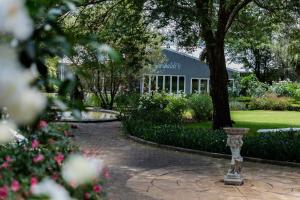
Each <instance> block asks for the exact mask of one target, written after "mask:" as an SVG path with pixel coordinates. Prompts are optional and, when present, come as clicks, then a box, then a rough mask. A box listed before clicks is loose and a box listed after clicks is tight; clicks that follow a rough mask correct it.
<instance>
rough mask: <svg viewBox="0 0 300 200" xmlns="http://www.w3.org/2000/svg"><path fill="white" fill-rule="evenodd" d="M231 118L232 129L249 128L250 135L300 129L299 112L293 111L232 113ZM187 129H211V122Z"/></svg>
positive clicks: (190, 125)
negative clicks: (272, 129)
mask: <svg viewBox="0 0 300 200" xmlns="http://www.w3.org/2000/svg"><path fill="white" fill-rule="evenodd" d="M231 118H232V120H233V121H234V122H235V124H234V127H246V128H250V132H251V133H255V132H256V131H257V130H258V129H271V128H289V127H300V112H294V111H263V110H254V111H233V112H231ZM186 126H187V127H195V128H196V127H202V128H211V122H201V123H192V124H187V125H186Z"/></svg>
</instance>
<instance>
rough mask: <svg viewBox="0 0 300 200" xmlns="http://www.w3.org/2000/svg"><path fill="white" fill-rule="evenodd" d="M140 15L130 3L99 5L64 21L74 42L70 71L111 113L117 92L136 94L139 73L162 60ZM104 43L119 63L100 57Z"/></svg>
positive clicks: (156, 39)
mask: <svg viewBox="0 0 300 200" xmlns="http://www.w3.org/2000/svg"><path fill="white" fill-rule="evenodd" d="M141 11H142V10H140V9H137V8H136V6H135V5H134V4H132V3H131V2H130V1H129V0H125V1H117V0H114V1H102V2H101V3H97V4H96V5H94V6H89V7H82V8H80V9H79V12H77V13H75V14H74V13H69V14H68V15H67V16H66V17H65V18H64V20H63V23H62V26H63V27H64V30H65V31H66V32H68V33H69V34H70V35H72V37H73V38H74V43H75V44H74V48H73V55H72V56H70V60H71V62H72V64H73V70H74V71H76V72H77V73H78V74H79V76H78V79H79V80H80V83H81V84H82V85H83V87H84V89H85V90H86V91H88V92H92V93H94V94H95V95H97V96H98V97H99V98H100V99H101V102H102V105H101V106H102V107H103V108H107V109H112V107H113V104H114V100H115V96H116V94H117V93H118V92H120V91H119V90H122V91H130V92H135V91H136V89H137V88H136V82H137V81H138V79H139V77H140V75H141V72H142V71H144V70H146V69H148V68H153V66H154V63H155V64H156V63H158V62H159V60H160V59H161V55H160V47H161V38H160V36H159V35H158V34H156V33H154V32H152V31H151V30H150V28H149V27H148V26H147V24H146V23H145V20H144V19H143V16H142V15H141ZM88 38H92V39H93V42H89V41H88V42H87V41H86V39H88ZM103 43H105V44H108V45H110V46H111V47H113V48H114V49H115V50H116V51H117V52H119V54H120V56H119V60H120V61H121V62H120V63H111V62H110V60H111V59H107V58H106V56H99V52H98V51H97V49H99V48H100V51H103V50H105V49H107V46H103V45H100V44H103Z"/></svg>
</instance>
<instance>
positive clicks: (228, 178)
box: [224, 128, 249, 185]
mask: <svg viewBox="0 0 300 200" xmlns="http://www.w3.org/2000/svg"><path fill="white" fill-rule="evenodd" d="M224 131H225V133H226V134H227V146H229V147H230V150H231V155H232V158H231V167H230V169H229V170H228V172H227V174H226V175H225V176H224V183H225V185H243V183H244V178H243V176H242V174H241V172H242V163H243V157H242V156H241V147H242V146H243V136H244V135H245V134H246V133H248V131H249V128H224Z"/></svg>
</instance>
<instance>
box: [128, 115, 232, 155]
mask: <svg viewBox="0 0 300 200" xmlns="http://www.w3.org/2000/svg"><path fill="white" fill-rule="evenodd" d="M123 124H124V127H125V129H126V131H127V132H128V133H129V134H132V135H134V136H137V137H140V138H142V139H144V140H148V141H152V142H157V143H159V144H165V145H172V146H177V147H184V148H190V149H197V150H202V151H210V152H219V153H220V152H227V153H229V151H228V149H227V148H226V135H225V134H224V133H223V132H222V131H212V130H209V129H194V128H184V127H182V126H178V125H153V124H151V123H148V122H145V121H126V122H124V123H123Z"/></svg>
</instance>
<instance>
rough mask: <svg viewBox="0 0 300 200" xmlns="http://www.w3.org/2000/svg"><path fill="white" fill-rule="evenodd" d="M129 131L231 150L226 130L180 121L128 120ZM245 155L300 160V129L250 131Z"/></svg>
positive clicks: (216, 150)
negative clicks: (165, 123) (171, 122)
mask: <svg viewBox="0 0 300 200" xmlns="http://www.w3.org/2000/svg"><path fill="white" fill-rule="evenodd" d="M124 127H125V129H126V130H127V132H128V133H129V134H132V135H134V136H136V137H139V138H142V139H144V140H147V141H152V142H156V143H159V144H164V145H170V146H176V147H183V148H188V149H195V150H200V151H207V152H213V153H223V154H230V149H229V148H228V147H226V139H227V136H226V134H225V133H224V132H223V131H212V130H210V129H207V128H206V129H205V128H186V127H182V126H176V125H153V124H151V123H147V122H144V121H126V122H124ZM243 140H244V145H243V147H242V155H243V156H248V157H256V158H263V159H270V160H281V161H292V162H300V156H299V153H300V152H299V150H300V148H299V147H300V134H299V133H281V132H277V133H261V134H253V135H247V136H246V137H245V138H244V139H243Z"/></svg>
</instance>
